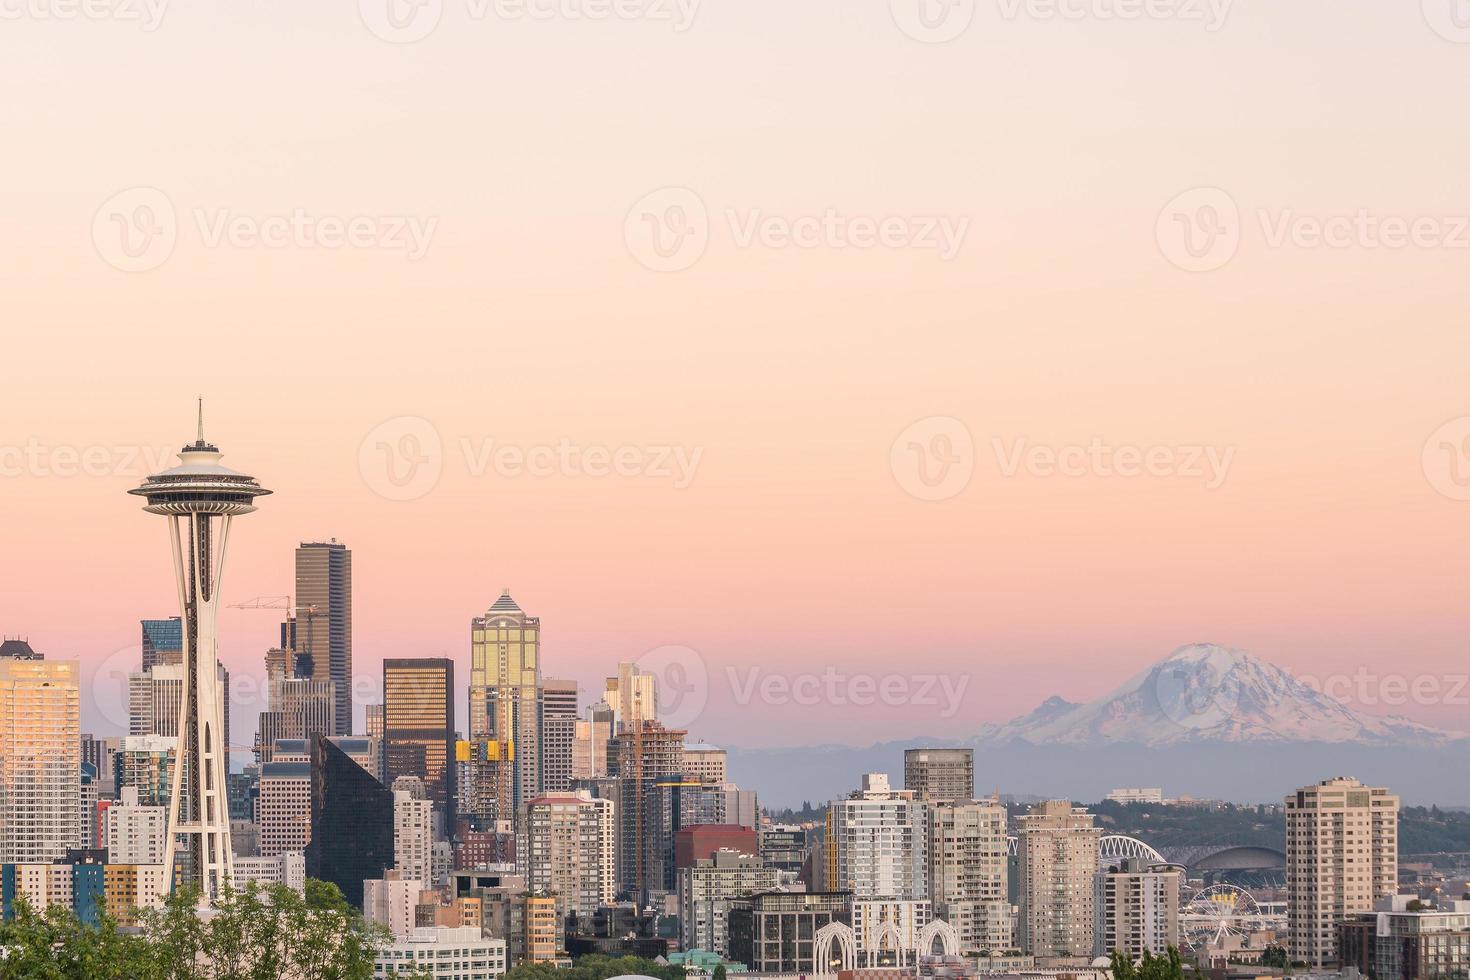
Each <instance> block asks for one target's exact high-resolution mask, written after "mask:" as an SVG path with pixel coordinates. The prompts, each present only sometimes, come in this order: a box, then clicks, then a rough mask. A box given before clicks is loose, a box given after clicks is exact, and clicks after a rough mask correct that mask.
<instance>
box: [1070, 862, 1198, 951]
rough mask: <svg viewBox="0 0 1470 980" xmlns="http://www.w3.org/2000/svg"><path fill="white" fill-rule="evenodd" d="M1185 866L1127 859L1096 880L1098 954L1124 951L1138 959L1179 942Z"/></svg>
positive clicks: (1096, 946) (1096, 949)
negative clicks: (1180, 905) (1181, 890)
mask: <svg viewBox="0 0 1470 980" xmlns="http://www.w3.org/2000/svg"><path fill="white" fill-rule="evenodd" d="M1183 881H1184V869H1183V868H1182V867H1180V866H1179V865H1177V864H1149V863H1148V862H1146V861H1143V860H1140V859H1138V858H1128V859H1127V860H1125V861H1123V862H1122V863H1120V864H1119V865H1118V866H1116V867H1113V868H1110V869H1108V870H1106V871H1102V872H1100V873H1099V874H1098V876H1097V878H1096V879H1095V887H1094V897H1093V905H1094V909H1095V915H1096V924H1095V926H1094V928H1093V933H1094V936H1093V947H1092V952H1093V955H1094V956H1111V955H1112V954H1113V953H1114V952H1119V953H1122V954H1123V955H1125V956H1127V957H1128V959H1129V960H1131V961H1133V962H1135V963H1136V962H1138V961H1139V960H1141V959H1142V958H1143V954H1144V953H1145V952H1148V953H1151V954H1153V955H1154V956H1164V955H1166V954H1167V953H1168V952H1169V947H1170V946H1174V947H1177V946H1178V945H1179V886H1180V884H1181V883H1183Z"/></svg>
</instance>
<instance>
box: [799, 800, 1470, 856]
mask: <svg viewBox="0 0 1470 980" xmlns="http://www.w3.org/2000/svg"><path fill="white" fill-rule="evenodd" d="M1083 805H1085V806H1086V807H1087V808H1088V809H1089V810H1091V811H1092V812H1093V813H1095V814H1097V817H1098V822H1099V823H1101V824H1102V826H1103V827H1104V828H1105V830H1106V832H1107V833H1109V834H1121V835H1123V836H1125V837H1136V838H1138V839H1139V840H1141V841H1144V842H1145V843H1147V844H1152V845H1153V846H1154V847H1156V848H1158V849H1159V850H1161V851H1168V850H1169V849H1170V848H1175V847H1191V846H1195V845H1201V844H1219V845H1222V846H1224V845H1249V846H1258V847H1271V848H1275V849H1277V850H1282V849H1284V848H1285V846H1286V817H1285V815H1284V814H1283V813H1282V812H1281V808H1280V807H1268V806H1234V805H1229V806H1226V807H1224V808H1222V809H1219V810H1205V809H1197V808H1194V807H1182V806H1156V805H1150V804H1144V803H1127V804H1124V803H1113V802H1111V801H1104V802H1102V803H1087V804H1083ZM1009 809H1010V812H1011V821H1012V826H1014V825H1015V818H1016V817H1017V816H1018V815H1020V814H1022V813H1025V812H1026V810H1027V809H1028V808H1027V807H1026V806H1025V805H1024V804H1013V805H1011V806H1010V807H1009ZM825 813H826V809H825V807H823V806H812V805H807V806H804V807H802V808H801V809H800V810H776V811H772V812H771V816H772V819H774V820H775V821H776V822H778V823H802V822H816V823H820V822H822V820H823V819H824V818H825ZM1399 853H1400V854H1404V855H1422V854H1439V853H1470V812H1465V811H1463V810H1441V809H1440V808H1438V807H1427V808H1426V807H1417V806H1416V807H1405V808H1404V810H1403V812H1402V814H1400V818H1399Z"/></svg>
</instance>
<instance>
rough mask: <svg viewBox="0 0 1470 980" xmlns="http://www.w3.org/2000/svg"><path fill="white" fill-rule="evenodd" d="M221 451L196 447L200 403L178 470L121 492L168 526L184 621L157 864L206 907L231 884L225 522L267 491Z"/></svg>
mask: <svg viewBox="0 0 1470 980" xmlns="http://www.w3.org/2000/svg"><path fill="white" fill-rule="evenodd" d="M220 456H221V453H220V451H219V450H218V449H217V448H215V447H214V446H212V445H210V444H209V443H208V442H207V441H206V440H205V438H204V400H203V399H200V401H199V429H198V438H197V440H196V441H195V442H194V444H193V445H189V446H185V447H184V448H183V449H182V450H180V451H179V465H178V466H175V467H173V468H172V469H168V470H164V471H163V472H162V473H155V474H154V475H152V476H150V477H148V479H146V480H144V481H143V485H142V486H140V487H138V488H136V489H134V490H129V491H128V492H129V493H131V494H135V495H137V496H140V497H144V498H146V499H147V504H146V505H145V506H144V507H143V509H144V510H145V511H147V512H148V513H150V514H159V515H162V516H163V517H166V518H168V530H169V541H170V544H171V546H172V549H173V556H174V578H175V580H176V583H177V585H178V590H179V608H180V611H181V612H182V614H183V627H184V630H183V633H184V650H183V666H184V688H183V696H182V697H181V698H180V699H179V700H180V704H179V745H178V751H177V752H176V753H175V756H174V767H173V785H172V788H171V790H170V793H169V809H168V835H167V843H166V845H165V849H164V865H165V867H167V868H169V870H170V873H173V870H174V869H175V868H176V867H177V866H178V858H179V857H180V855H179V853H178V852H179V850H180V849H181V848H182V849H184V853H185V854H187V855H188V861H187V865H186V869H185V873H186V875H187V879H186V880H188V881H192V882H193V883H194V884H197V885H198V886H199V888H200V890H201V892H202V894H203V898H204V900H205V901H206V902H208V901H211V900H212V899H213V898H214V897H215V896H217V895H218V894H219V892H220V890H221V889H222V888H224V887H226V886H227V885H228V884H229V883H230V879H231V878H232V877H233V875H234V858H233V854H232V852H231V850H230V809H229V795H228V791H227V786H226V781H225V776H226V773H227V772H228V771H229V766H228V764H227V752H228V750H229V747H228V746H227V745H225V743H224V727H225V726H224V704H223V701H222V700H221V696H220V695H221V692H220V689H219V651H218V642H217V638H216V623H217V619H218V613H219V586H220V579H221V578H222V577H223V575H224V570H225V546H226V544H228V542H229V537H230V523H231V521H232V520H233V519H234V518H235V517H238V516H240V515H242V514H249V513H250V512H252V511H253V510H255V505H254V500H255V498H256V497H261V496H265V495H266V494H268V493H270V491H269V490H267V489H265V488H264V487H262V486H261V485H260V484H259V483H258V482H256V480H255V478H254V477H250V476H246V475H245V474H244V473H239V472H236V471H235V470H232V469H230V468H229V467H227V466H223V465H221V464H220Z"/></svg>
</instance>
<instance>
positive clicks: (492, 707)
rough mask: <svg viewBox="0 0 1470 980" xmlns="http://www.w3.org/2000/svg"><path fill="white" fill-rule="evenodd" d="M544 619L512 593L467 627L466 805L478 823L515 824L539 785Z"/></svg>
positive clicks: (504, 596) (507, 594)
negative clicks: (526, 609) (523, 607)
mask: <svg viewBox="0 0 1470 980" xmlns="http://www.w3.org/2000/svg"><path fill="white" fill-rule="evenodd" d="M540 709H541V620H540V619H539V618H537V617H535V616H527V615H526V614H525V613H524V612H523V611H522V610H521V607H520V606H518V605H516V601H515V600H514V599H512V598H511V596H510V590H508V589H507V590H504V591H502V592H501V593H500V597H499V598H498V599H496V600H495V602H494V603H492V604H491V606H490V608H489V610H487V611H486V613H485V615H483V616H478V617H476V618H475V619H474V620H473V621H472V622H471V623H470V720H469V736H470V745H469V753H470V758H469V759H468V760H467V763H466V765H465V786H464V788H463V800H462V803H463V806H464V809H465V810H466V812H467V813H468V814H469V815H470V816H473V817H474V818H475V819H476V820H478V821H480V822H481V823H482V824H484V823H486V822H489V821H495V820H504V821H513V820H514V819H515V814H516V812H517V810H518V809H519V808H520V806H521V804H522V803H524V802H525V801H527V800H529V799H531V798H533V797H535V796H537V795H538V794H539V793H540V788H541V745H540V743H541V731H540V721H541V710H540Z"/></svg>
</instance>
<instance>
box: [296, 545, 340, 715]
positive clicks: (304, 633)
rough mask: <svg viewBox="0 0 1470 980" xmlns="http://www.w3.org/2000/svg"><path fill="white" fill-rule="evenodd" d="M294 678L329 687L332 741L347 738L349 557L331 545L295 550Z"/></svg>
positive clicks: (303, 547) (304, 546)
mask: <svg viewBox="0 0 1470 980" xmlns="http://www.w3.org/2000/svg"><path fill="white" fill-rule="evenodd" d="M296 610H297V612H296V623H295V631H296V637H295V640H296V643H295V649H296V660H295V670H294V676H296V677H300V678H310V679H312V680H314V681H317V682H318V683H321V682H325V681H330V682H331V683H332V685H333V687H334V690H333V697H334V699H335V702H336V712H335V717H334V718H333V730H332V731H331V732H330V733H329V734H332V735H351V734H352V552H351V551H350V550H348V548H347V546H346V545H344V544H341V543H339V542H338V541H336V540H332V541H303V542H302V543H301V545H300V546H299V547H298V548H297V549H296Z"/></svg>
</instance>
